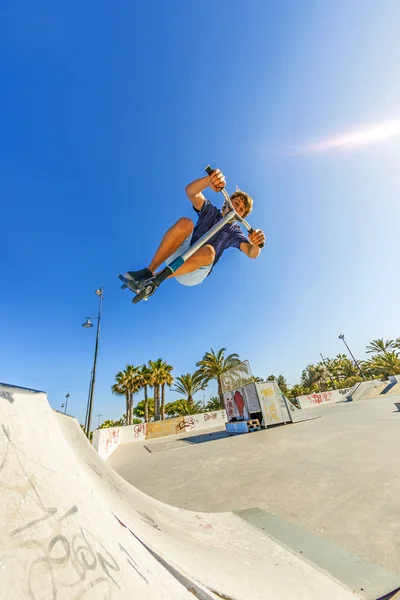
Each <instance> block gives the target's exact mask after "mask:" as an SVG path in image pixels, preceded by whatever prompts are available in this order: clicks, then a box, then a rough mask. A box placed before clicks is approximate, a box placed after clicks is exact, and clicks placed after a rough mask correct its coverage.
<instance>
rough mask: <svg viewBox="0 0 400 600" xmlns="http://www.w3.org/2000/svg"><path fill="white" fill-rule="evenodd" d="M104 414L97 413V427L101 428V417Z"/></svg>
mask: <svg viewBox="0 0 400 600" xmlns="http://www.w3.org/2000/svg"><path fill="white" fill-rule="evenodd" d="M102 416H103V415H102V414H101V413H99V414H98V415H97V418H98V423H97V428H99V427H100V417H102Z"/></svg>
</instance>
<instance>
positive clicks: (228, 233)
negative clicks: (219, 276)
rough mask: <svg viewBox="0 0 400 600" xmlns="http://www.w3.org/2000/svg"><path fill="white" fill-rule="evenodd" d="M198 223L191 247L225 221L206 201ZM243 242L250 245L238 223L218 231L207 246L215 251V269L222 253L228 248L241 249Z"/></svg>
mask: <svg viewBox="0 0 400 600" xmlns="http://www.w3.org/2000/svg"><path fill="white" fill-rule="evenodd" d="M195 211H196V212H197V214H198V219H197V223H196V225H195V227H194V230H193V235H192V239H191V241H190V245H191V246H193V244H194V243H195V242H197V240H199V239H200V238H201V237H202V236H203V235H204V234H205V233H206V232H207V231H209V230H210V229H211V227H213V226H214V225H215V224H216V223H218V221H221V219H223V216H222V213H221V211H220V210H219V209H218V208H217V207H216V206H214V205H213V204H211V202H210V201H209V200H207V199H206V200H205V201H204V204H203V206H202V207H201V209H200V210H199V211H198V210H196V209H195ZM242 242H246V243H247V244H248V243H249V240H248V239H247V238H246V236H245V235H244V233H243V232H242V230H241V229H240V227H239V225H238V224H237V223H232V222H230V223H226V225H224V226H223V228H222V229H221V230H220V231H218V232H217V233H216V234H215V235H213V237H212V238H211V239H210V240H208V242H207V244H210V246H212V247H213V248H214V250H215V260H214V263H213V267H215V265H216V264H217V262H218V261H219V259H220V258H221V256H222V253H223V252H224V250H226V249H227V248H231V247H233V248H239V249H240V244H241V243H242Z"/></svg>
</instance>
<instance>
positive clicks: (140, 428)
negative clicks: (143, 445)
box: [133, 423, 146, 438]
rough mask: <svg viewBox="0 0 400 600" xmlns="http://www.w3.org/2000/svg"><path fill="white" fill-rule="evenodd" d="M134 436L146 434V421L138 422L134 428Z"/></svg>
mask: <svg viewBox="0 0 400 600" xmlns="http://www.w3.org/2000/svg"><path fill="white" fill-rule="evenodd" d="M133 431H134V437H135V438H138V437H139V436H140V435H144V436H146V423H138V424H137V425H135V426H134V428H133Z"/></svg>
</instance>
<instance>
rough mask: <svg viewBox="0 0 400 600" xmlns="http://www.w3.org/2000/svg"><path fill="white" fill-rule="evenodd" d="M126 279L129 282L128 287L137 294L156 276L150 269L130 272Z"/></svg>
mask: <svg viewBox="0 0 400 600" xmlns="http://www.w3.org/2000/svg"><path fill="white" fill-rule="evenodd" d="M124 277H125V279H126V280H127V283H128V286H129V287H130V288H131V289H132V290H133V291H134V292H136V293H137V292H138V291H139V290H140V289H141V288H142V287H143V285H144V284H145V283H146V281H148V280H149V279H152V278H153V277H154V275H153V273H152V272H151V271H150V269H140V270H139V271H128V272H127V273H125V275H124Z"/></svg>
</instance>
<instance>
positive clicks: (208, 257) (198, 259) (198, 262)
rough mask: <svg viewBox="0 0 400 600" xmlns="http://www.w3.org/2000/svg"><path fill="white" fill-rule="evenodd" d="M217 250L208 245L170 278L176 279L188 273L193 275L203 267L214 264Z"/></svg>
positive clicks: (199, 250)
mask: <svg viewBox="0 0 400 600" xmlns="http://www.w3.org/2000/svg"><path fill="white" fill-rule="evenodd" d="M214 259H215V250H214V248H213V247H212V246H210V245H208V244H206V245H205V246H202V247H201V248H199V249H198V250H197V252H195V253H194V254H193V255H192V256H191V257H190V258H188V259H187V261H186V262H184V263H183V265H182V266H181V267H179V269H177V270H176V271H175V273H172V275H170V276H169V277H176V276H179V275H185V274H186V273H192V271H196V270H197V269H200V268H201V267H207V266H208V265H211V263H213V262H214Z"/></svg>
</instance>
